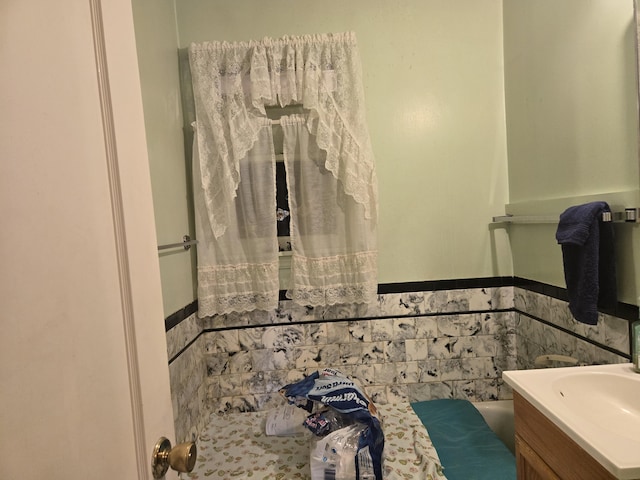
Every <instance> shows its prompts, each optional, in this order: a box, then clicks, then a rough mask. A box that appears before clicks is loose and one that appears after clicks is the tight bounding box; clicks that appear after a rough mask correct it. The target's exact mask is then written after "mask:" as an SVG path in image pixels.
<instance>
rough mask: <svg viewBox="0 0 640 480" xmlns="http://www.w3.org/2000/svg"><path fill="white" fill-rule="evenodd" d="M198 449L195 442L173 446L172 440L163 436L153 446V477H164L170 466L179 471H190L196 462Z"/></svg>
mask: <svg viewBox="0 0 640 480" xmlns="http://www.w3.org/2000/svg"><path fill="white" fill-rule="evenodd" d="M197 455H198V451H197V448H196V444H195V443H194V442H187V443H180V444H179V445H176V446H175V447H173V448H171V442H170V441H169V440H167V439H166V438H165V437H161V438H160V440H158V442H157V443H156V446H155V447H154V448H153V455H152V457H151V469H152V471H153V478H162V477H164V474H165V473H167V470H169V467H171V468H172V469H173V470H175V471H177V472H184V473H187V472H190V471H191V470H193V467H194V466H195V464H196V457H197Z"/></svg>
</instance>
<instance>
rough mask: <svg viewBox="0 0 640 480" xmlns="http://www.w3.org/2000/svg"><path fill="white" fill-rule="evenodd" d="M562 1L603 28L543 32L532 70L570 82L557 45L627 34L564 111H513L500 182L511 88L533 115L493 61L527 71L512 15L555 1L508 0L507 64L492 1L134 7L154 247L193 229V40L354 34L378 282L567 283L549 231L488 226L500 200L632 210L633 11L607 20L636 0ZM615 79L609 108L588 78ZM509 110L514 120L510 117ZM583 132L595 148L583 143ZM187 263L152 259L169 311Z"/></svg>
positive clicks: (628, 254)
mask: <svg viewBox="0 0 640 480" xmlns="http://www.w3.org/2000/svg"><path fill="white" fill-rule="evenodd" d="M563 1H577V2H579V3H580V5H579V7H578V8H575V7H574V9H573V11H572V13H573V14H574V16H575V17H576V18H577V19H579V20H580V21H588V20H589V19H590V18H592V17H595V18H597V20H598V22H596V23H597V25H595V26H591V27H589V28H586V27H583V28H581V29H576V30H575V31H573V30H566V31H557V32H555V33H553V34H552V33H551V32H547V31H546V30H544V29H542V30H541V31H540V33H541V39H539V40H540V41H545V38H552V39H553V41H552V42H551V43H549V44H547V45H546V47H545V51H546V53H545V54H543V55H541V61H542V62H543V64H542V66H540V68H539V69H538V70H539V71H538V72H537V73H536V75H538V76H539V75H540V74H541V73H542V72H547V73H548V72H549V69H550V68H551V67H553V68H554V69H555V70H551V72H555V73H554V75H552V77H555V78H557V79H561V78H564V76H565V75H569V74H571V75H573V73H572V72H573V71H574V67H575V62H577V59H578V56H577V52H574V51H571V50H570V49H568V47H567V46H566V45H565V42H566V41H568V40H569V39H570V38H571V37H573V36H575V35H577V34H578V33H579V30H585V29H587V30H589V31H588V32H583V33H587V34H588V35H587V38H589V35H592V34H593V36H594V38H595V39H596V41H595V45H592V46H591V48H595V49H597V50H600V49H602V48H604V44H606V43H611V42H610V41H609V40H608V39H609V37H608V36H607V34H606V33H603V32H602V30H603V29H605V28H608V27H607V26H608V25H609V26H610V25H612V24H614V25H615V24H618V25H620V23H622V24H623V25H622V26H623V27H624V31H623V32H622V33H621V34H620V35H618V36H615V37H612V42H613V44H614V47H616V45H617V47H616V48H617V50H616V52H617V53H616V54H615V55H613V56H610V58H607V59H606V60H605V62H606V63H599V64H598V65H599V67H598V68H596V70H595V72H593V74H590V75H589V76H588V77H577V78H575V76H573V77H571V78H573V80H572V81H573V82H574V83H576V84H575V85H573V84H572V87H571V88H566V89H565V91H564V95H562V98H564V97H568V98H570V99H571V100H572V102H573V103H572V105H573V108H574V110H571V111H569V110H567V109H565V112H564V114H563V116H561V117H560V118H559V119H557V117H556V116H553V117H550V116H549V115H548V114H546V113H545V111H544V108H542V106H541V105H537V107H539V108H540V109H542V110H541V111H533V112H532V111H524V112H520V114H518V115H522V116H523V118H524V121H525V123H524V126H521V127H517V126H516V125H511V123H509V133H510V142H509V154H510V158H509V177H508V173H507V135H506V128H507V127H506V123H505V122H506V121H505V108H509V109H513V108H515V107H514V105H516V106H517V105H518V103H517V102H516V103H515V104H514V98H517V96H518V95H519V96H520V98H521V99H528V104H527V103H525V106H526V107H527V108H531V107H532V106H536V105H535V97H532V96H531V95H530V94H528V93H527V92H526V91H524V90H523V89H524V87H525V86H527V85H529V79H528V77H526V74H525V76H524V78H521V81H522V85H518V84H517V83H516V85H515V86H514V84H513V83H511V85H507V86H506V87H505V84H504V81H503V78H504V77H503V71H504V68H503V58H505V59H506V64H507V74H509V71H510V70H511V69H513V68H514V65H516V66H517V65H518V62H522V59H521V58H519V54H514V53H513V52H514V50H513V48H517V43H515V44H514V43H513V42H514V36H515V37H516V40H517V38H518V36H519V35H520V34H521V33H522V34H524V33H526V29H524V31H523V32H520V31H519V30H520V29H521V28H523V27H521V26H520V27H515V28H511V27H510V26H509V25H511V21H512V20H511V17H512V15H513V9H514V8H520V9H521V8H524V7H526V6H531V4H534V3H535V4H536V5H538V4H542V3H547V4H548V3H549V2H551V3H552V4H553V7H554V11H557V12H559V11H560V10H559V9H561V8H562V7H561V6H560V2H558V0H535V2H532V1H531V0H505V2H504V4H505V17H506V19H507V24H508V26H507V28H506V29H505V35H506V38H507V41H508V42H507V43H508V45H507V46H506V55H505V57H503V37H502V35H503V24H502V20H503V2H502V1H501V0H455V1H445V0H413V1H409V0H405V1H401V2H400V1H390V0H373V1H371V0H351V1H348V2H346V1H341V0H328V1H324V2H312V1H310V0H270V1H269V2H264V1H262V0H245V1H243V2H233V1H231V0H219V1H215V2H212V1H210V0H189V1H184V0H177V1H176V2H175V6H174V2H173V0H133V2H132V3H133V6H134V15H135V21H136V35H137V40H138V49H139V57H140V68H141V80H142V86H143V99H144V102H145V115H146V124H147V135H148V144H149V152H150V157H151V158H150V161H151V170H152V175H153V178H152V181H153V187H154V204H155V206H156V223H157V231H158V242H159V243H161V244H162V243H173V242H176V241H179V240H180V239H181V237H182V235H183V234H184V233H187V232H188V231H190V230H191V225H190V220H189V219H190V218H191V217H190V214H189V206H188V205H189V203H190V199H189V197H190V194H189V192H188V189H187V183H188V182H187V179H186V168H185V160H184V153H183V151H184V150H183V149H184V145H183V135H182V118H181V114H180V99H179V79H178V68H177V48H178V47H185V46H186V45H188V43H189V42H191V41H205V40H227V41H235V40H249V39H260V38H262V37H264V36H272V37H277V36H281V35H286V34H307V33H323V32H338V31H345V30H352V31H355V32H356V35H357V37H358V42H359V47H360V53H361V57H362V63H363V70H364V82H365V89H366V91H365V94H366V99H367V117H368V120H369V126H370V132H371V136H372V142H373V147H374V152H375V155H376V161H377V168H378V176H379V188H380V229H379V250H380V269H379V282H381V283H386V282H402V281H420V280H436V279H452V278H470V277H484V276H494V275H513V274H514V273H515V275H518V276H522V277H526V278H532V279H534V280H539V281H542V282H545V283H551V284H554V285H559V286H564V278H563V274H562V270H561V253H560V248H559V247H558V246H557V245H556V244H555V240H554V239H553V234H554V232H555V227H550V226H536V227H531V226H518V227H511V232H510V234H509V235H510V237H511V238H509V237H508V234H507V230H506V229H505V228H502V227H501V226H490V225H489V222H490V219H491V217H492V216H495V215H501V214H503V213H504V211H505V207H504V206H505V204H508V206H507V209H508V211H511V212H514V213H531V214H547V213H553V214H557V213H559V212H560V211H562V210H558V209H559V208H565V206H568V205H570V204H572V203H568V202H573V203H575V202H577V201H580V200H584V199H587V200H588V199H589V198H590V197H581V196H580V195H587V194H592V193H594V194H595V193H597V194H601V193H608V194H610V193H612V192H616V191H618V190H620V191H625V192H626V193H621V194H615V193H614V194H613V195H607V198H608V199H610V203H612V205H615V206H620V207H624V206H629V205H639V204H640V203H639V202H638V195H637V189H638V183H639V181H640V180H639V179H640V174H639V173H638V161H637V151H636V146H635V144H634V143H633V142H636V138H637V137H636V135H637V133H636V132H637V109H636V105H635V98H636V94H635V89H634V83H633V82H635V79H634V75H635V70H634V67H633V65H634V64H633V61H634V60H633V58H634V57H633V55H634V52H633V46H632V45H633V44H632V43H631V44H630V43H629V42H630V41H631V36H632V34H633V29H632V26H631V25H630V24H629V19H628V18H627V19H620V18H617V17H616V15H617V13H619V9H617V8H615V7H613V5H614V4H615V5H622V4H623V3H624V4H625V8H626V6H628V5H630V4H631V0H596V1H589V2H585V1H584V0H563ZM598 2H600V3H602V2H606V3H607V5H611V6H612V8H611V9H608V10H607V12H605V13H602V12H600V13H598V14H597V15H596V13H595V12H592V11H590V10H588V11H585V10H584V7H585V6H592V5H593V6H595V5H597V4H598ZM627 4H628V5H627ZM594 8H595V7H594ZM627 14H628V13H627ZM627 14H625V15H627ZM531 15H533V14H531ZM535 18H537V17H535ZM625 22H626V23H625ZM545 28H546V27H545ZM591 30H593V31H591ZM529 33H531V32H529ZM517 41H519V42H524V40H523V39H520V40H517ZM630 45H631V46H630ZM587 56H588V57H591V55H587ZM544 62H548V63H544ZM518 68H520V67H518ZM561 68H562V69H564V70H559V69H561ZM563 72H564V73H563ZM603 72H604V73H605V75H601V73H603ZM614 72H621V73H620V74H619V75H615V74H614ZM520 75H523V73H522V72H520ZM536 75H532V78H534V79H535V78H536ZM508 78H509V77H508ZM512 78H513V77H512ZM552 80H553V79H552ZM610 81H614V82H618V88H619V90H618V92H617V94H614V96H613V97H611V98H610V99H609V100H608V101H604V102H603V100H602V99H601V98H600V97H599V96H598V95H595V94H591V95H590V92H591V89H590V86H591V85H592V83H602V82H610ZM553 83H554V82H553V81H552V82H551V84H553ZM574 86H575V88H573V87H574ZM518 89H520V90H518ZM505 92H506V95H507V98H508V99H510V100H509V102H510V103H509V105H508V106H505V103H504V98H505ZM518 92H519V94H518ZM585 96H586V98H585ZM520 103H522V102H520ZM603 103H604V106H603V108H604V114H600V115H598V116H597V117H596V118H589V117H588V116H587V115H586V114H585V113H584V112H583V110H582V109H583V107H584V106H586V105H588V104H600V105H601V106H602V104H603ZM521 106H522V105H521ZM521 106H520V107H521ZM520 107H518V108H520ZM547 107H548V105H547ZM547 107H545V108H547ZM614 107H616V108H620V107H622V113H617V114H616V113H613V109H614ZM514 115H517V114H516V113H514V112H513V111H511V112H509V118H511V119H513V118H514ZM529 117H532V118H531V119H530V118H529ZM534 118H537V120H538V123H536V122H534V120H533V119H534ZM560 120H562V121H560ZM527 122H528V123H527ZM540 122H541V123H540ZM547 124H550V125H553V129H552V132H551V133H555V134H556V137H557V138H560V139H563V138H568V139H569V140H571V142H570V143H569V144H568V145H566V146H564V147H559V148H560V153H561V154H560V155H559V156H558V155H556V156H555V157H551V156H550V155H549V154H548V152H549V148H550V147H548V146H546V147H545V146H544V145H543V144H544V141H545V140H544V139H543V138H542V134H543V132H542V131H540V128H542V127H545V126H546V125H547ZM518 128H520V130H518ZM601 131H604V132H605V133H604V134H601ZM532 138H533V139H534V140H535V141H533V140H531V139H532ZM584 139H586V140H589V141H591V144H590V145H587V146H584V145H583V144H582V143H578V141H582V140H584ZM611 139H613V140H615V141H614V142H610V143H613V144H615V145H614V148H616V149H617V151H615V152H614V153H611V154H610V155H606V154H605V153H604V151H603V145H604V144H605V143H608V140H611ZM556 143H558V142H556ZM556 146H557V145H556ZM545 149H546V150H545ZM567 149H568V150H567ZM532 152H533V153H532ZM531 155H535V157H534V158H532V156H531ZM603 165H606V166H607V168H601V167H602V166H603ZM603 180H604V181H603ZM509 182H510V183H511V187H510V188H511V193H510V195H511V199H509V193H508V188H509ZM629 191H630V192H629ZM555 197H560V198H559V199H555V200H553V199H554V198H555ZM597 198H600V196H598V197H597ZM509 202H511V203H509ZM634 202H635V203H634ZM622 228H626V230H624V231H623V232H622V233H621V234H620V235H619V236H618V243H619V245H618V247H619V249H620V251H621V253H622V256H623V261H621V262H620V266H619V270H620V271H621V274H620V276H621V279H622V284H623V288H622V290H623V297H622V299H623V300H624V301H628V302H630V303H637V296H638V293H637V292H638V288H639V287H638V286H640V279H639V275H640V253H638V249H637V247H636V245H639V244H640V233H638V230H639V229H638V227H630V226H622ZM512 248H513V263H514V264H515V265H512V260H511V258H512V256H511V249H512ZM193 262H194V258H193V255H192V254H189V253H185V252H183V251H180V250H178V251H174V252H171V253H168V254H163V255H161V256H160V265H161V273H162V280H163V293H164V302H165V314H167V315H168V314H170V313H173V312H175V311H176V310H178V309H180V308H182V307H184V306H185V305H186V304H188V303H190V302H191V301H193V299H195V293H194V285H195V283H194V280H193V274H192V272H193V268H194V263H193Z"/></svg>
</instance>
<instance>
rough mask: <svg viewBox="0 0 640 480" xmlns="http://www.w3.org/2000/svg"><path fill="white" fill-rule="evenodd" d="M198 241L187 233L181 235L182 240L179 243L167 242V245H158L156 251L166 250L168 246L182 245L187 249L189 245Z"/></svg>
mask: <svg viewBox="0 0 640 480" xmlns="http://www.w3.org/2000/svg"><path fill="white" fill-rule="evenodd" d="M197 243H198V241H197V240H191V237H190V236H189V235H184V236H183V237H182V242H180V243H168V244H167V245H158V251H160V250H167V249H169V248H178V247H183V248H184V249H185V250H189V249H190V248H191V245H196V244H197Z"/></svg>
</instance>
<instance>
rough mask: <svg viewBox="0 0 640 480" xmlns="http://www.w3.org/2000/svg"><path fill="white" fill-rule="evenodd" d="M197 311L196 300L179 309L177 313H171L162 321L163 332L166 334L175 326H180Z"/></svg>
mask: <svg viewBox="0 0 640 480" xmlns="http://www.w3.org/2000/svg"><path fill="white" fill-rule="evenodd" d="M197 311H198V300H194V301H193V302H191V303H190V304H189V305H187V306H185V307H184V308H181V309H180V310H178V311H177V312H174V313H172V314H171V315H169V316H168V317H167V318H165V319H164V331H165V332H168V331H169V330H171V329H172V328H173V327H175V326H176V325H180V323H182V321H183V320H186V319H187V318H189V317H190V316H191V315H193V314H194V313H196V312H197Z"/></svg>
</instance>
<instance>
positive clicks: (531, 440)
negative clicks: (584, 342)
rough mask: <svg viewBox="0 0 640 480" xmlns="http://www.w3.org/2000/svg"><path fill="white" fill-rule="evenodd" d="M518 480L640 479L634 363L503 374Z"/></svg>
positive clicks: (639, 394) (639, 379) (639, 407)
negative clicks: (509, 400) (508, 395)
mask: <svg viewBox="0 0 640 480" xmlns="http://www.w3.org/2000/svg"><path fill="white" fill-rule="evenodd" d="M503 378H504V380H505V381H506V382H507V383H508V384H509V385H511V387H512V388H513V391H514V392H513V397H514V411H515V432H516V464H517V472H518V479H519V480H556V479H559V480H585V479H589V480H614V479H617V480H632V479H640V454H639V453H638V452H640V438H639V437H638V435H637V432H638V430H637V429H636V427H638V426H640V404H639V402H638V400H637V399H638V398H640V375H638V374H635V373H633V370H632V368H631V364H619V365H598V366H588V367H568V368H547V369H537V370H520V371H509V372H504V373H503Z"/></svg>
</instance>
